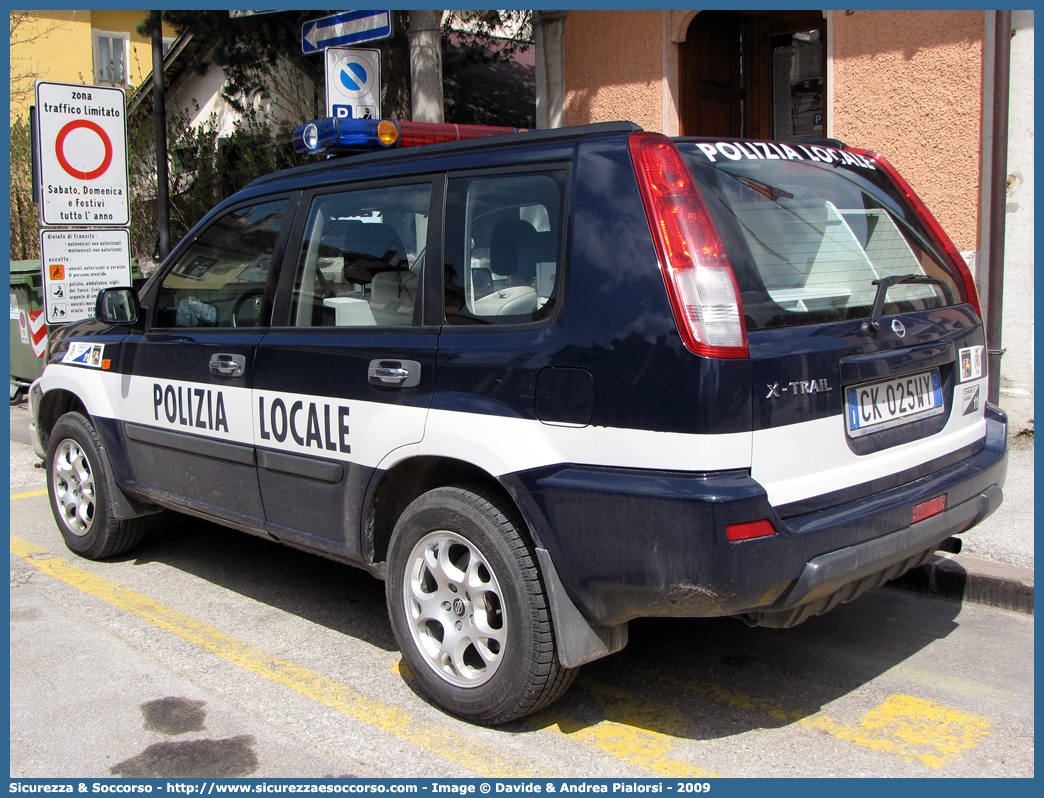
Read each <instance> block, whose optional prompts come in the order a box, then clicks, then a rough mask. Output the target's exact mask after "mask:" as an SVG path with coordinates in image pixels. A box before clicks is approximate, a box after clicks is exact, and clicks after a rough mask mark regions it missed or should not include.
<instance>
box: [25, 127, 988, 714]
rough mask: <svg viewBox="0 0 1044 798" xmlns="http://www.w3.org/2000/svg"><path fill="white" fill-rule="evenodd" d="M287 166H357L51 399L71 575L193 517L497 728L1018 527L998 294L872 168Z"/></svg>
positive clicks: (536, 146) (803, 146) (374, 160)
mask: <svg viewBox="0 0 1044 798" xmlns="http://www.w3.org/2000/svg"><path fill="white" fill-rule="evenodd" d="M296 138H297V143H298V146H299V148H300V149H302V150H304V151H309V152H313V153H325V154H326V155H331V154H336V155H338V156H339V157H333V158H329V159H327V160H323V161H321V162H318V163H315V164H314V165H311V166H306V167H302V168H297V169H292V170H289V171H285V172H280V173H278V174H274V175H271V176H269V177H266V178H263V179H261V180H258V181H256V182H254V183H253V184H251V185H250V186H249V187H247V188H246V189H245V190H244V191H242V192H240V193H239V194H237V195H235V196H234V197H232V198H230V199H229V200H227V201H225V202H223V203H222V204H221V205H220V206H218V207H217V208H215V209H214V211H213V212H211V213H210V214H209V215H208V216H207V217H206V218H205V219H204V220H203V221H202V222H200V224H199V225H198V226H197V227H196V228H195V229H194V230H193V231H192V232H191V233H190V234H189V235H188V236H187V237H186V238H185V240H184V241H183V242H181V244H180V245H179V246H178V247H177V248H176V249H175V250H174V251H173V252H172V253H171V255H170V257H169V258H167V259H166V261H165V262H164V263H163V264H162V266H161V267H160V269H159V270H158V272H157V273H156V274H155V275H153V277H152V278H151V279H150V280H149V282H148V283H147V284H146V285H145V286H144V287H143V288H142V289H141V291H140V292H139V293H137V294H136V293H135V292H133V291H131V290H130V289H121V288H114V289H106V290H105V291H103V292H102V293H101V294H100V296H99V300H98V307H97V318H96V319H95V320H93V321H90V322H83V323H79V324H72V325H69V326H66V327H64V328H62V329H61V330H60V331H59V332H58V333H57V334H56V335H53V336H52V341H51V345H50V352H49V358H48V365H47V367H46V370H45V372H44V375H43V377H42V378H41V379H40V380H39V381H38V382H37V383H36V384H35V385H34V387H33V391H32V399H31V401H32V407H33V412H34V417H35V419H36V430H37V433H38V438H39V441H38V443H39V448H40V452H41V454H43V455H45V457H46V466H47V473H48V488H49V492H50V500H51V506H52V509H53V511H54V516H55V518H56V520H57V523H58V526H59V528H60V529H61V531H62V534H63V535H64V538H65V540H66V542H67V544H68V546H69V548H70V549H72V550H73V551H74V552H76V553H78V554H81V555H83V556H85V557H90V558H104V557H108V556H111V555H114V554H117V553H119V552H123V551H126V550H128V549H130V548H131V547H132V546H134V545H135V544H137V543H138V541H139V540H140V538H141V535H142V534H143V530H144V522H145V520H146V519H147V517H148V515H149V513H151V512H153V511H155V510H156V509H158V508H161V507H166V508H173V509H176V510H178V511H180V512H183V513H189V514H192V515H196V516H199V517H201V518H206V519H210V520H213V521H217V522H219V523H222V524H225V525H227V526H230V527H234V528H236V529H239V530H243V531H245V532H249V533H252V534H255V535H261V536H264V537H267V538H271V539H274V540H277V541H280V542H282V543H286V544H287V545H290V546H295V547H298V548H302V549H305V550H308V551H312V552H315V553H317V554H320V555H323V556H326V557H331V558H334V559H337V560H341V561H344V562H346V563H351V564H353V565H358V566H361V567H363V568H366V569H367V570H369V571H370V572H372V573H373V574H375V575H377V576H378V577H380V578H383V579H384V580H385V581H386V584H387V595H388V607H389V611H390V614H391V622H392V626H393V628H394V630H395V634H396V636H397V638H398V641H399V644H400V646H401V648H402V652H403V656H404V658H405V660H406V663H407V664H408V665H409V668H410V671H411V672H412V673H413V675H414V677H415V678H416V680H417V683H418V684H419V685H420V687H421V688H422V689H423V690H424V691H425V693H426V694H427V695H428V696H429V697H430V698H431V700H432V701H434V702H435V703H437V704H438V705H440V706H442V707H444V708H446V709H447V710H449V711H451V712H453V713H455V714H457V715H459V716H461V717H464V718H467V719H470V720H473V721H476V722H479V723H487V724H494V723H502V722H505V721H508V720H511V719H513V718H518V717H520V716H522V715H525V714H527V713H530V712H533V711H535V710H537V709H539V708H541V707H544V706H546V705H547V704H549V703H550V702H551V701H553V700H554V699H556V698H557V697H558V696H560V695H561V694H562V693H563V692H564V691H565V690H566V689H567V688H568V686H569V685H570V683H571V682H572V680H573V677H574V675H575V674H576V669H577V667H578V666H579V665H582V664H583V663H585V662H589V661H591V660H594V659H597V658H598V657H602V656H604V655H607V654H611V653H613V652H615V651H618V650H619V649H621V648H622V647H623V646H624V645H625V644H626V642H627V622H628V621H629V620H630V619H632V618H638V617H642V616H722V615H734V616H739V617H741V618H742V619H743V620H745V621H746V622H748V623H751V624H763V625H768V626H777V627H783V626H790V625H793V624H796V623H799V622H801V621H803V620H805V619H806V618H808V617H810V616H812V615H815V614H817V613H822V612H825V611H827V610H829V609H830V608H831V607H833V606H835V605H836V604H838V603H839V602H844V601H849V600H851V599H853V598H855V597H856V596H857V595H859V594H860V593H861V592H863V591H864V590H866V589H868V588H872V587H875V586H878V585H880V584H882V583H883V582H884V581H886V580H888V579H890V578H893V577H895V576H898V575H899V574H901V573H903V572H904V571H905V570H907V569H908V568H911V567H913V566H916V565H918V564H920V563H922V562H924V561H925V560H926V559H927V558H928V557H929V556H931V554H932V553H933V552H935V551H936V550H938V549H940V548H942V549H949V550H953V549H954V548H955V547H956V545H957V541H955V540H953V539H952V536H953V535H956V534H959V533H962V532H965V531H967V530H968V529H970V528H971V527H972V526H974V525H975V524H976V523H977V522H979V521H980V520H982V519H983V518H985V517H986V516H987V515H989V514H990V513H991V512H992V511H993V510H995V509H996V508H997V506H998V505H999V504H1000V501H1001V488H1002V486H1003V483H1004V476H1005V468H1006V442H1005V432H1006V421H1005V417H1004V415H1003V414H1002V413H1001V412H1000V411H999V410H998V409H997V408H995V407H993V406H991V405H988V404H987V403H986V378H987V374H986V358H985V356H984V345H985V340H984V336H983V325H982V320H981V312H980V308H979V305H978V299H977V297H976V293H975V287H974V283H973V280H972V277H971V275H970V273H969V271H968V268H967V267H966V266H965V264H964V262H963V261H962V260H961V258H960V257H959V255H958V253H957V252H956V250H955V249H954V247H953V244H952V243H951V242H950V240H949V239H948V238H947V237H946V235H945V233H944V232H943V231H942V230H941V229H940V228H939V225H938V224H937V223H936V221H935V220H934V219H933V217H932V216H931V214H930V213H929V212H928V210H927V208H925V206H924V205H923V204H922V203H921V201H920V200H919V199H918V198H917V196H916V195H915V194H914V193H913V191H911V189H910V187H909V186H908V185H907V184H906V183H905V182H904V180H903V179H902V177H900V176H899V174H898V173H896V171H895V170H894V169H893V168H892V167H891V166H890V165H889V164H888V162H887V161H885V160H884V159H883V158H882V157H881V156H879V155H877V154H875V153H872V152H868V151H859V150H852V149H848V148H845V147H844V146H843V145H841V144H840V143H838V142H819V143H816V144H815V145H814V146H813V145H812V144H810V143H808V142H805V143H790V144H785V143H782V142H769V141H733V140H730V141H714V140H696V139H678V140H671V139H668V138H666V137H664V136H662V135H658V134H653V133H645V132H642V131H641V130H640V129H638V128H637V127H636V126H634V125H632V124H629V123H609V124H598V125H590V126H587V127H582V128H569V129H562V130H554V131H532V132H524V131H512V130H505V129H491V128H468V127H458V126H455V125H424V124H419V123H405V122H404V123H394V122H387V121H384V122H376V121H362V120H360V121H357V122H351V121H345V120H333V119H328V120H318V121H316V122H314V123H310V124H308V125H304V126H302V127H301V128H299V129H298V131H297V134H296ZM346 151H350V152H351V153H352V154H350V155H343V153H344V152H346Z"/></svg>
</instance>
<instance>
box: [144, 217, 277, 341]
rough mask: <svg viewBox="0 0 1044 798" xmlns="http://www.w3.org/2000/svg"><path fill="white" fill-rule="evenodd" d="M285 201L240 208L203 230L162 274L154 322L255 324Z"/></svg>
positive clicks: (169, 324) (167, 324)
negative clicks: (164, 274)
mask: <svg viewBox="0 0 1044 798" xmlns="http://www.w3.org/2000/svg"><path fill="white" fill-rule="evenodd" d="M287 203H288V200H285V199H281V200H276V201H274V202H265V203H262V204H260V205H252V206H250V207H248V208H239V209H237V210H234V211H232V212H231V213H228V214H226V215H225V216H222V217H221V218H220V219H218V220H217V221H216V222H214V224H212V225H210V227H208V228H207V229H206V230H204V231H203V233H202V234H201V235H200V236H199V238H197V239H196V241H194V242H193V243H192V245H191V246H190V247H189V248H188V250H187V251H186V252H185V253H184V254H183V255H182V256H181V257H180V258H178V261H177V263H175V264H174V266H173V267H172V268H171V270H170V271H169V272H167V275H166V276H165V277H164V278H163V283H162V285H161V286H160V289H159V296H158V300H157V303H156V308H157V310H156V326H158V327H254V326H256V325H257V324H258V322H259V321H260V313H259V311H260V308H261V295H262V293H263V292H264V288H265V283H266V282H267V281H268V271H269V267H270V266H271V264H272V253H273V251H274V250H275V243H276V239H277V238H278V237H279V230H280V228H281V227H282V226H283V217H284V215H285V213H286V207H287Z"/></svg>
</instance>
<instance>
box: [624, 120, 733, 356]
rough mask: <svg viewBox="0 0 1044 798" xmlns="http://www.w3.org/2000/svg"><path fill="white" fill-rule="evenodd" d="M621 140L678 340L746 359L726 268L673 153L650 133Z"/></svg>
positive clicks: (714, 233) (689, 181)
mask: <svg viewBox="0 0 1044 798" xmlns="http://www.w3.org/2000/svg"><path fill="white" fill-rule="evenodd" d="M629 144H630V149H631V160H632V161H633V162H634V168H635V172H636V173H637V175H638V186H639V189H640V190H641V194H642V201H643V202H644V204H645V214H646V216H647V217H648V219H649V226H650V228H651V230H652V236H653V241H654V243H655V244H656V254H657V255H658V256H659V259H660V268H661V270H662V271H663V279H664V282H665V283H666V284H667V293H668V295H669V297H670V300H671V307H672V309H673V310H674V318H675V321H676V322H677V324H678V331H679V332H680V333H681V336H682V340H683V341H684V342H685V345H686V346H687V347H688V348H689V349H690V350H692V351H693V352H695V353H696V354H698V355H707V356H709V357H730V358H745V357H747V356H748V354H747V332H746V328H745V327H744V323H743V305H742V303H741V302H740V292H739V288H738V287H737V286H736V278H735V276H734V275H733V273H732V265H731V264H730V263H729V259H728V256H727V255H726V254H725V247H724V246H723V245H722V242H721V238H720V236H719V235H718V231H717V230H716V229H715V227H714V223H713V222H712V221H711V217H710V213H709V212H708V211H707V205H706V204H705V203H704V201H703V197H701V196H700V192H699V190H698V189H697V188H696V185H695V183H694V182H693V180H692V175H691V174H689V170H688V168H687V167H686V166H685V163H684V162H683V161H682V158H681V155H679V153H678V150H677V148H676V147H675V146H674V143H673V142H672V141H671V140H670V139H668V138H667V137H666V136H662V135H660V134H658V133H632V134H631V137H630V142H629Z"/></svg>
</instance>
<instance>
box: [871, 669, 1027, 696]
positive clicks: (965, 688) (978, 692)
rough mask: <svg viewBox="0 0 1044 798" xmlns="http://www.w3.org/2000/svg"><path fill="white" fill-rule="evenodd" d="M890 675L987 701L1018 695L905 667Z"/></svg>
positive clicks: (893, 670)
mask: <svg viewBox="0 0 1044 798" xmlns="http://www.w3.org/2000/svg"><path fill="white" fill-rule="evenodd" d="M890 673H892V674H895V675H896V676H901V677H902V678H904V679H910V680H912V681H915V682H921V683H922V684H928V685H931V686H932V687H935V688H941V689H943V690H948V691H950V692H954V693H960V694H961V695H965V696H971V697H973V698H984V699H986V700H987V701H1012V700H1015V699H1017V698H1018V693H1016V692H1015V691H1014V690H1006V689H1004V688H1001V687H996V686H994V685H991V684H983V683H982V682H975V681H972V680H971V679H962V678H960V677H959V676H951V675H950V674H948V673H937V672H935V671H925V670H920V669H918V668H910V667H907V666H905V665H904V666H900V667H897V668H893V669H892V670H891V671H890Z"/></svg>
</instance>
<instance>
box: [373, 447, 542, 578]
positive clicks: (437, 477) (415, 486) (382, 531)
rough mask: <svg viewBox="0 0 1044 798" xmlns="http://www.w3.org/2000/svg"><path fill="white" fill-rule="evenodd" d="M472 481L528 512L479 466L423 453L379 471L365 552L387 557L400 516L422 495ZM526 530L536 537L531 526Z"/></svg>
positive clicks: (382, 558)
mask: <svg viewBox="0 0 1044 798" xmlns="http://www.w3.org/2000/svg"><path fill="white" fill-rule="evenodd" d="M461 483H471V484H478V485H481V486H483V487H485V488H487V489H489V490H493V491H496V492H497V493H499V494H501V495H502V496H504V497H505V498H506V499H508V500H509V501H510V502H511V503H512V505H513V506H514V508H515V510H517V511H518V513H519V515H520V516H521V517H523V519H524V518H525V514H524V513H523V512H522V509H521V508H520V507H519V506H518V502H517V501H516V500H515V499H514V497H512V496H511V494H510V493H509V492H508V491H507V490H506V489H505V488H504V486H503V485H502V484H501V483H500V481H499V480H497V479H496V477H494V476H493V475H492V474H490V473H489V472H487V471H484V470H483V469H481V468H479V467H478V466H476V465H473V464H471V463H468V462H465V461H463V460H457V459H454V458H450V457H438V456H429V455H420V456H417V457H411V458H409V459H406V460H402V461H400V462H398V463H396V464H395V465H394V466H392V467H391V468H390V469H388V470H387V471H384V472H381V473H379V475H378V477H377V478H376V479H374V480H373V481H372V482H371V484H370V487H369V490H368V494H369V495H368V496H367V500H366V505H365V506H367V507H368V508H369V516H368V518H366V519H365V523H364V525H363V541H362V548H363V555H364V557H365V558H366V559H368V560H369V561H371V562H373V563H383V562H384V561H385V560H386V559H387V557H388V543H389V542H390V541H391V535H392V530H394V528H395V523H396V522H397V521H398V520H399V516H401V515H402V513H403V511H404V510H405V509H406V508H407V507H408V506H409V505H410V503H411V502H413V500H414V499H416V498H417V497H419V496H422V495H423V494H425V493H427V492H428V491H430V490H434V489H435V488H441V487H445V486H447V485H457V484H461ZM526 526H527V529H526V532H527V533H528V534H529V536H530V539H531V540H532V542H533V543H534V544H535V545H536V544H537V541H535V540H533V534H532V525H531V524H529V523H528V522H527V524H526Z"/></svg>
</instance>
